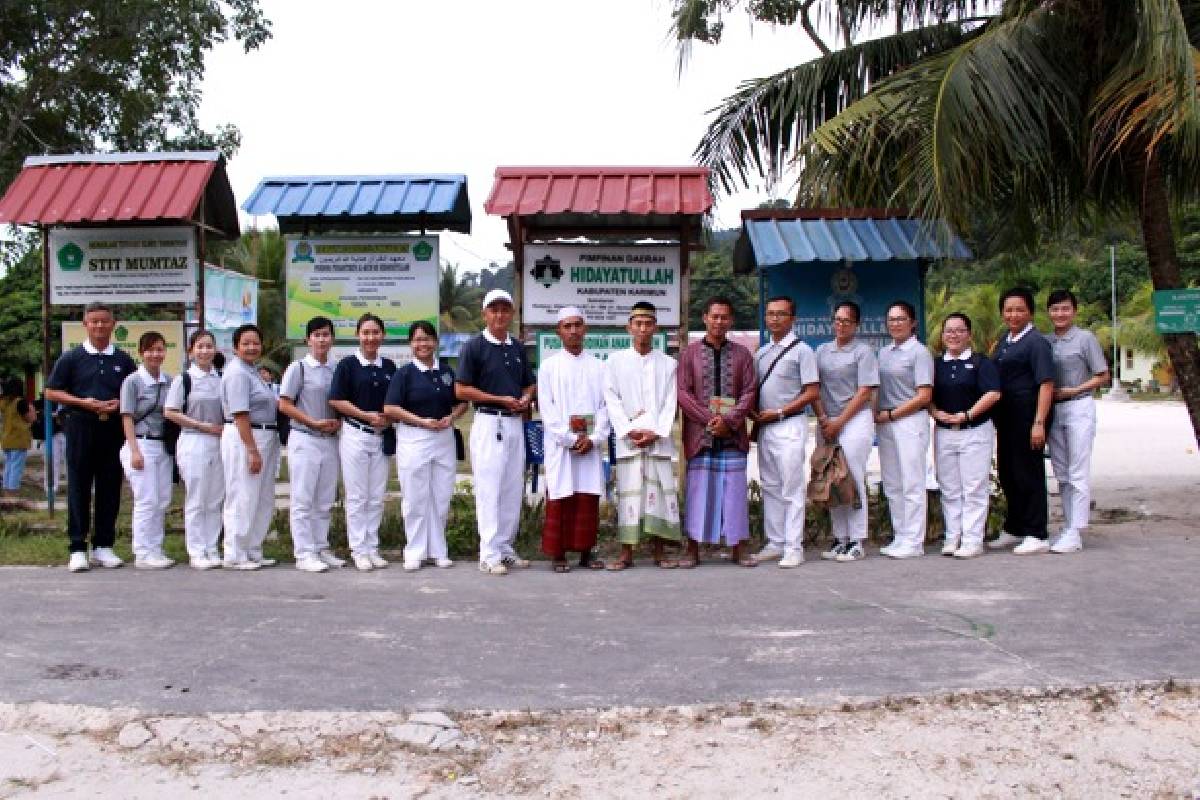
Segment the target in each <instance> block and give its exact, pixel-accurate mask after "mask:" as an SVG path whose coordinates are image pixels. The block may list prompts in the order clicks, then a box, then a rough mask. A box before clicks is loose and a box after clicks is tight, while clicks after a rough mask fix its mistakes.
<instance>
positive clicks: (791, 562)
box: [779, 550, 804, 569]
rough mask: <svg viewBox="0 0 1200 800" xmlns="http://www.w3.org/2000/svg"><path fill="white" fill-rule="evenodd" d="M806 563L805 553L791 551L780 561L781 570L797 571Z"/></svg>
mask: <svg viewBox="0 0 1200 800" xmlns="http://www.w3.org/2000/svg"><path fill="white" fill-rule="evenodd" d="M803 563H804V553H801V552H800V551H798V550H789V551H788V552H786V553H784V554H783V558H781V559H779V568H780V569H795V568H796V567H798V566H800V565H801V564H803Z"/></svg>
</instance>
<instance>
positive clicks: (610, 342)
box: [537, 331, 667, 366]
mask: <svg viewBox="0 0 1200 800" xmlns="http://www.w3.org/2000/svg"><path fill="white" fill-rule="evenodd" d="M650 346H651V347H653V348H654V349H655V350H661V351H662V352H664V353H665V352H667V336H666V334H663V333H656V334H654V338H653V339H652V340H651V343H650ZM629 347H630V341H629V334H628V333H626V332H625V331H612V332H607V331H588V332H587V333H586V334H584V337H583V349H584V351H585V352H588V353H591V354H592V355H594V356H595V357H596V358H598V359H600V360H601V361H607V360H608V357H609V356H610V355H612V354H613V353H616V352H619V351H621V350H625V349H627V348H629ZM562 349H563V346H562V339H559V338H558V334H557V333H554V332H553V331H538V335H537V357H538V366H541V365H542V364H544V363H546V359H547V358H549V357H550V356H552V355H554V354H555V353H557V352H558V351H559V350H562Z"/></svg>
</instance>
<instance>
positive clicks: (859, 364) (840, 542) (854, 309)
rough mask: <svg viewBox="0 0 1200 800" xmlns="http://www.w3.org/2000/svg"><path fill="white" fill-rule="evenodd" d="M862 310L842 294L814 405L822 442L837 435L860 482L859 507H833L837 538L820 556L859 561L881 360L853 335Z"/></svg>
mask: <svg viewBox="0 0 1200 800" xmlns="http://www.w3.org/2000/svg"><path fill="white" fill-rule="evenodd" d="M860 318H861V312H860V311H859V307H858V304H857V303H854V302H852V301H850V300H843V301H842V302H840V303H838V304H837V306H836V307H835V308H834V309H833V335H834V339H833V341H832V342H824V343H822V344H820V345H819V346H818V347H817V353H816V355H817V374H818V375H819V376H820V379H821V394H820V396H819V397H818V398H817V401H816V403H814V404H813V405H814V407H815V409H816V412H817V425H818V430H819V432H820V440H819V441H820V442H821V443H825V442H829V441H836V442H837V443H838V444H840V445H841V446H842V452H843V453H845V455H846V465H847V466H848V467H849V468H850V474H851V475H853V476H854V482H855V484H857V486H858V496H859V498H860V499H861V501H862V502H860V503H859V505H858V507H857V508H855V507H853V506H837V507H835V508H832V509H830V511H829V519H830V523H831V527H832V528H833V537H834V544H833V547H831V548H830V549H829V550H827V551H825V552H824V553H822V554H821V558H824V559H830V560H835V561H842V562H846V561H858V560H860V559H863V558H866V556H867V551H866V549H865V548H864V547H863V541H864V540H865V539H866V538H867V487H866V481H865V476H866V472H867V458H868V457H869V456H870V455H871V447H872V445H873V443H874V440H875V422H874V418H873V416H872V414H871V397H872V396H873V395H874V393H875V387H877V386H879V364H878V362H877V361H876V359H875V353H874V352H872V350H871V348H870V346H869V345H867V344H866V342H860V341H858V340H857V339H855V338H854V337H855V334H857V333H858V321H859V319H860Z"/></svg>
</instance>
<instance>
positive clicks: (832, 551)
mask: <svg viewBox="0 0 1200 800" xmlns="http://www.w3.org/2000/svg"><path fill="white" fill-rule="evenodd" d="M849 547H850V543H849V542H839V541H837V540H836V539H835V540H834V542H833V544H832V545H830V547H829V549H828V550H826V551H825V552H824V553H821V558H823V559H825V560H826V561H837V557H838V556H840V555H841V554H842V553H844V552H845V551H846V549H847V548H849Z"/></svg>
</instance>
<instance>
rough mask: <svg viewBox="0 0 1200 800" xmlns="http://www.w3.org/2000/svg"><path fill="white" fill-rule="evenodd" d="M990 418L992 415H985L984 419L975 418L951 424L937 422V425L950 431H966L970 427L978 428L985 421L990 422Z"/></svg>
mask: <svg viewBox="0 0 1200 800" xmlns="http://www.w3.org/2000/svg"><path fill="white" fill-rule="evenodd" d="M990 420H991V417H984V418H983V419H973V420H971V421H970V422H956V423H951V424H949V425H947V424H946V423H945V422H939V423H937V426H938V427H939V428H945V429H946V430H948V431H965V430H968V429H970V428H978V427H979V426H980V425H982V424H984V423H985V422H989V421H990Z"/></svg>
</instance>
